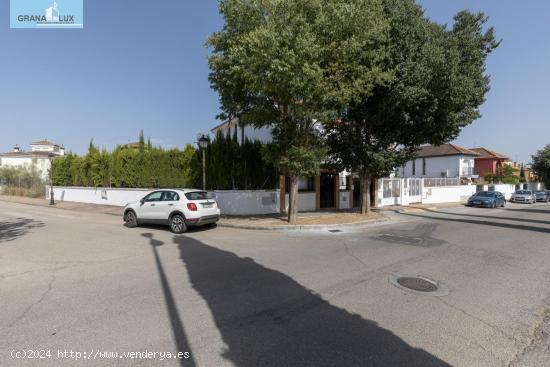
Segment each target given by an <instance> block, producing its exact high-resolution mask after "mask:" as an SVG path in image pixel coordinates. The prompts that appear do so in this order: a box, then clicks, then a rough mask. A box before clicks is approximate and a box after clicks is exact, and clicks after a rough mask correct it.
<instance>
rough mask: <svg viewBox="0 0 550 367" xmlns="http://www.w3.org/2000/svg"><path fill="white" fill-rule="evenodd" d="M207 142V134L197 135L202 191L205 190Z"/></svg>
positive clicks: (208, 140) (208, 141)
mask: <svg viewBox="0 0 550 367" xmlns="http://www.w3.org/2000/svg"><path fill="white" fill-rule="evenodd" d="M209 143H210V139H209V138H208V135H204V134H203V135H201V136H200V137H199V148H200V149H201V150H202V189H203V190H204V191H206V148H208V144H209Z"/></svg>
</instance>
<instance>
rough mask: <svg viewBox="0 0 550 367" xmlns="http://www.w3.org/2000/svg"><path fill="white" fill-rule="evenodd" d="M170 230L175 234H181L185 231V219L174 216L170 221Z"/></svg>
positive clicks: (178, 215)
mask: <svg viewBox="0 0 550 367" xmlns="http://www.w3.org/2000/svg"><path fill="white" fill-rule="evenodd" d="M170 230H171V231H172V232H173V233H176V234H182V233H185V232H186V231H187V225H186V224H185V218H183V216H182V215H180V214H176V215H174V216H173V217H172V218H171V219H170Z"/></svg>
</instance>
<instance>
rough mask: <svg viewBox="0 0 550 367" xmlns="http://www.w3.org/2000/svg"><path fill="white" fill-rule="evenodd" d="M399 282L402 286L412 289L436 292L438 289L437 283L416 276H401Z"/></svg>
mask: <svg viewBox="0 0 550 367" xmlns="http://www.w3.org/2000/svg"><path fill="white" fill-rule="evenodd" d="M397 283H398V284H399V285H401V286H402V287H405V288H408V289H412V290H413V291H418V292H426V293H428V292H435V291H437V285H436V284H435V283H432V282H430V281H427V280H426V279H422V278H416V277H401V278H397Z"/></svg>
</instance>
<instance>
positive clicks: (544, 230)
mask: <svg viewBox="0 0 550 367" xmlns="http://www.w3.org/2000/svg"><path fill="white" fill-rule="evenodd" d="M434 213H437V214H440V213H441V212H434ZM400 214H401V215H405V216H409V217H417V218H424V219H433V220H438V221H445V222H461V223H468V224H480V225H485V226H491V227H499V228H508V229H519V230H521V231H531V232H540V233H550V228H543V227H535V226H528V225H523V224H511V223H500V222H494V221H489V220H474V219H466V218H447V217H445V218H443V217H437V216H433V215H422V214H413V213H400ZM451 215H457V216H460V215H462V216H464V215H466V214H454V213H453V214H451ZM485 218H487V217H485ZM499 219H504V218H499Z"/></svg>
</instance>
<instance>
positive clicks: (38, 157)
mask: <svg viewBox="0 0 550 367" xmlns="http://www.w3.org/2000/svg"><path fill="white" fill-rule="evenodd" d="M50 154H51V155H52V156H53V157H58V156H63V155H65V148H64V147H63V145H58V144H55V143H52V142H50V141H48V140H40V141H35V142H34V143H32V144H31V151H30V152H26V151H24V150H22V149H21V148H20V147H19V145H17V144H16V145H15V147H14V148H13V151H11V152H8V153H0V166H12V167H17V166H34V167H36V169H37V170H38V171H39V172H40V175H41V176H42V178H43V179H47V178H48V172H49V170H50Z"/></svg>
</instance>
